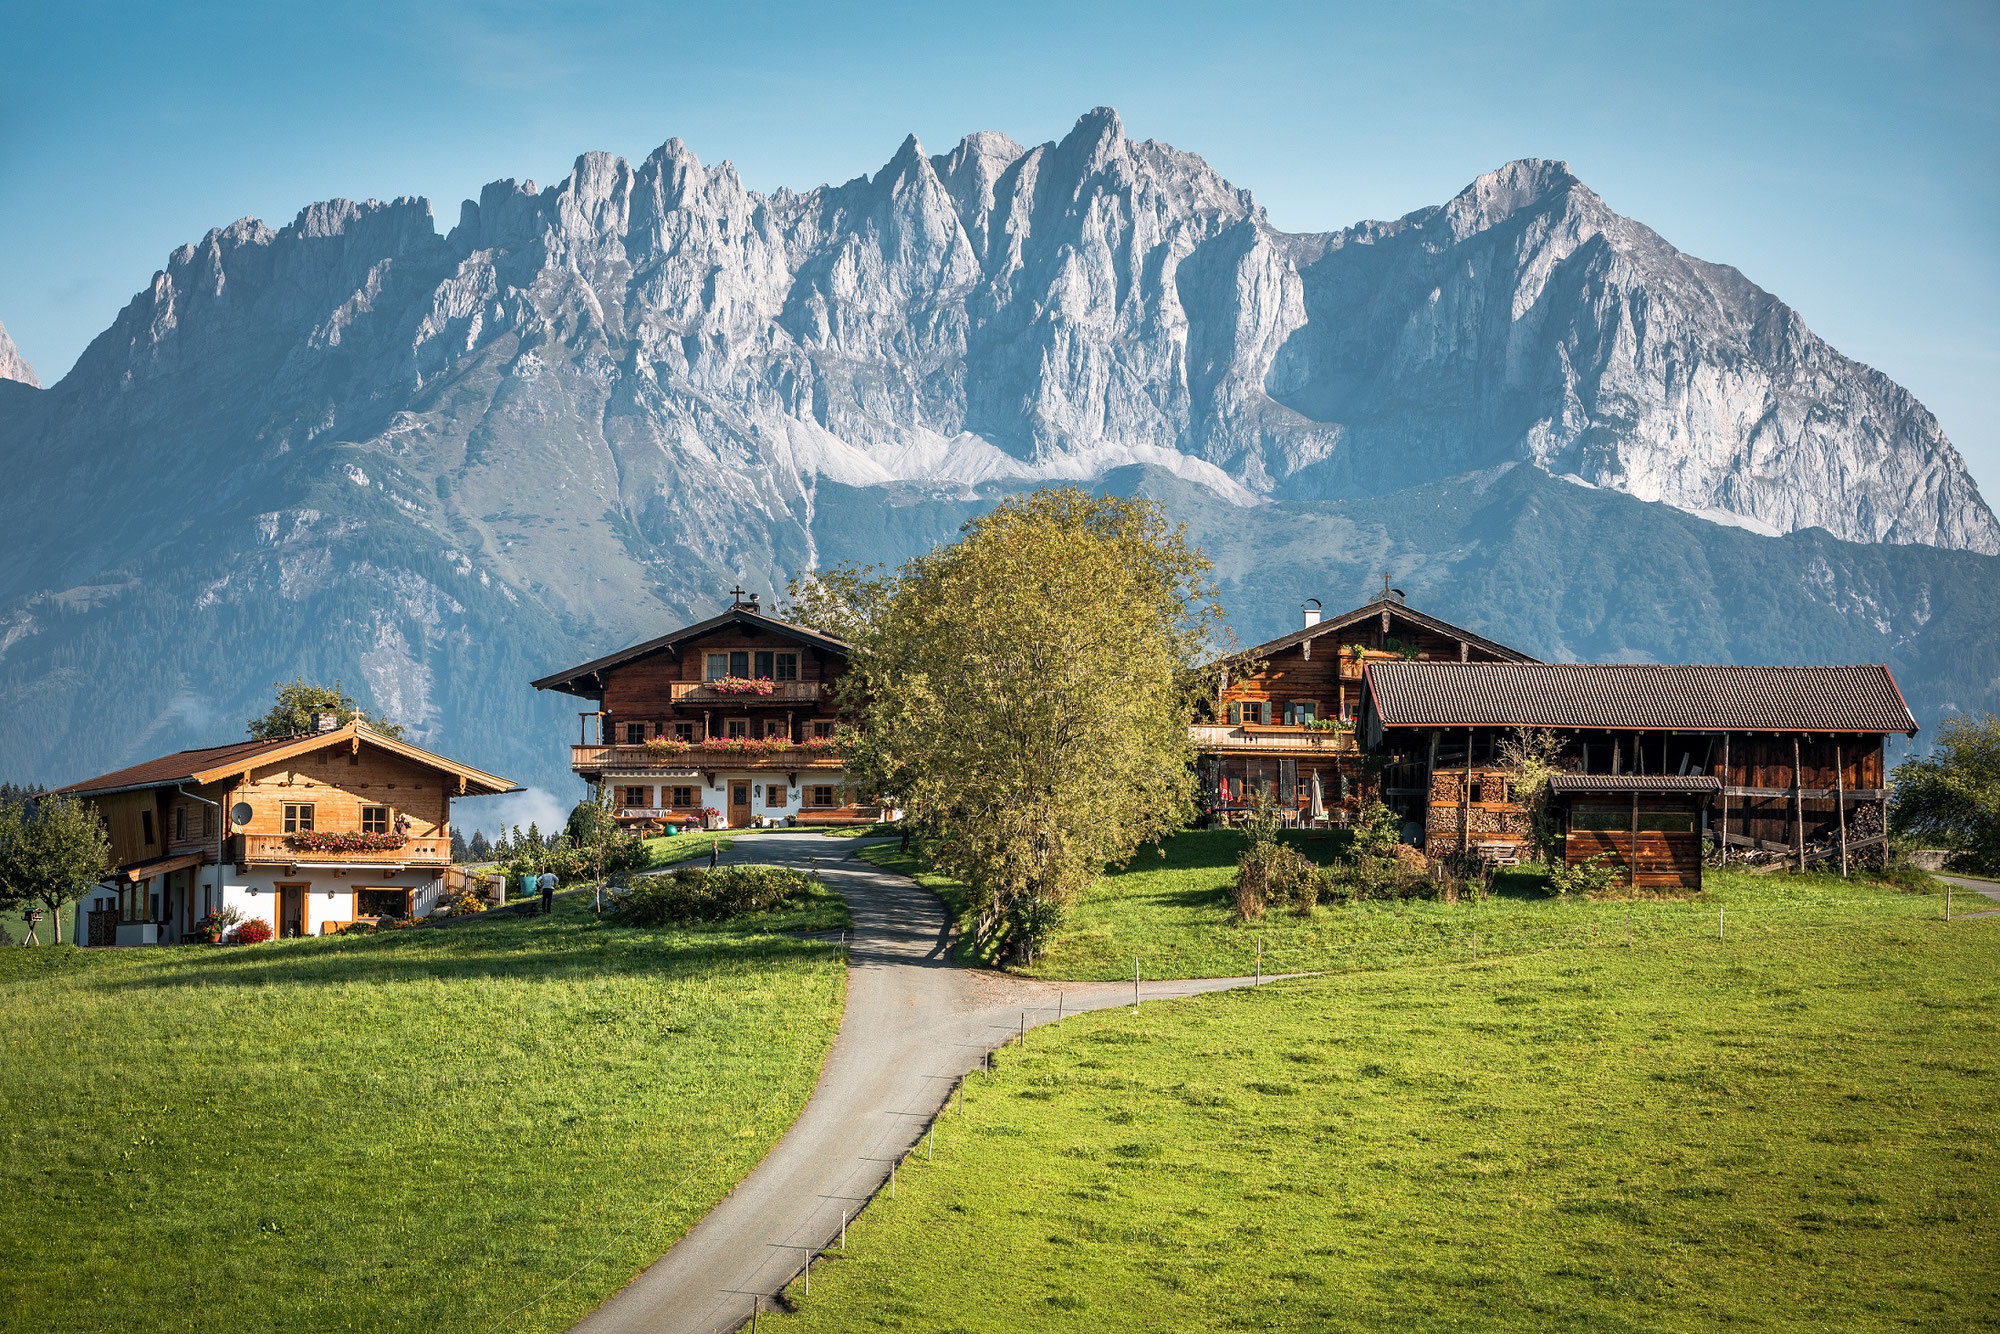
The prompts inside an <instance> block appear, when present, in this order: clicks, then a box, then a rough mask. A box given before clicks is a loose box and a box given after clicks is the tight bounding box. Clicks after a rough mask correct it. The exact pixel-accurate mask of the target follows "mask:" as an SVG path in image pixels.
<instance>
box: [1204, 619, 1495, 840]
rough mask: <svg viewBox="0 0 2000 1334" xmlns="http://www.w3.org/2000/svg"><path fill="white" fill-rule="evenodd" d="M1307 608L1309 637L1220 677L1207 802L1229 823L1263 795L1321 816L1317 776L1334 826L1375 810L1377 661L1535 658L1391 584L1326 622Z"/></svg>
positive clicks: (1303, 632) (1208, 722) (1207, 742)
mask: <svg viewBox="0 0 2000 1334" xmlns="http://www.w3.org/2000/svg"><path fill="white" fill-rule="evenodd" d="M1303 611H1304V616H1303V620H1304V624H1303V625H1302V626H1301V627H1300V628H1299V629H1297V630H1294V631H1292V632H1291V633H1290V634H1287V635H1281V636H1279V637H1278V638H1276V639H1273V640H1271V641H1269V642H1268V643H1263V644H1259V645H1257V646H1256V647H1255V648H1252V649H1248V650H1245V651H1243V652H1241V653H1236V654H1232V655H1231V656H1229V657H1227V658H1224V659H1222V660H1220V661H1219V662H1216V663H1214V664H1212V665H1211V667H1210V669H1209V670H1210V671H1212V672H1213V673H1215V676H1216V679H1217V682H1218V686H1217V692H1216V702H1215V706H1214V712H1213V713H1212V714H1211V715H1210V716H1208V717H1207V718H1204V719H1201V720H1198V721H1197V722H1196V723H1195V725H1194V728H1193V732H1194V743H1195V748H1196V751H1197V753H1198V755H1199V757H1200V759H1199V772H1200V777H1201V790H1202V799H1203V803H1204V805H1205V806H1206V807H1207V809H1208V810H1209V811H1210V812H1211V813H1213V814H1216V815H1217V816H1219V817H1220V818H1223V819H1228V818H1231V817H1232V816H1233V815H1234V814H1235V813H1237V812H1240V811H1243V810H1245V809H1248V808H1249V807H1251V806H1253V805H1254V804H1255V803H1256V799H1257V795H1258V793H1260V792H1262V793H1265V794H1267V795H1268V796H1269V797H1270V798H1271V799H1273V800H1274V801H1276V802H1277V804H1278V805H1279V807H1280V808H1282V809H1283V810H1285V811H1287V812H1294V813H1297V815H1298V816H1301V817H1308V818H1309V817H1310V815H1311V809H1312V787H1313V781H1314V779H1315V778H1317V779H1318V781H1319V788H1320V794H1321V807H1322V809H1323V811H1324V812H1325V815H1326V818H1327V819H1328V820H1329V821H1330V822H1333V823H1344V822H1346V820H1347V819H1348V818H1350V817H1351V816H1352V814H1353V813H1355V812H1358V811H1359V810H1360V809H1361V807H1362V806H1363V805H1364V804H1366V801H1367V800H1368V798H1369V797H1370V796H1371V795H1372V784H1371V783H1369V782H1367V781H1366V780H1365V767H1364V764H1363V754H1362V748H1361V746H1360V745H1359V744H1358V734H1357V732H1356V726H1355V719H1356V710H1357V708H1358V707H1359V705H1360V702H1361V687H1362V678H1363V672H1364V671H1365V669H1366V668H1367V667H1368V666H1369V665H1370V664H1371V663H1377V662H1405V661H1412V662H1433V661H1439V662H1533V661H1534V659H1533V658H1530V657H1529V656H1528V655H1527V654H1525V653H1521V652H1519V651H1518V650H1515V649H1511V648H1508V647H1507V646H1506V645H1504V644H1496V643H1494V642H1493V641H1492V640H1490V639H1487V638H1485V637H1484V636H1481V635H1477V634H1474V633H1473V632H1472V631H1470V630H1467V629H1464V628H1463V627H1460V626H1456V625H1453V624H1451V623H1450V622H1448V621H1442V620H1439V619H1438V618H1437V617H1435V616H1429V615H1426V614H1425V613H1423V612H1421V611H1418V610H1417V609H1416V608H1414V607H1411V606H1409V605H1408V604H1407V603H1405V602H1404V600H1403V594H1402V592H1401V591H1400V590H1398V589H1393V588H1390V587H1388V583H1387V581H1386V580H1384V581H1383V589H1382V592H1381V594H1380V595H1379V596H1378V597H1376V598H1375V599H1374V600H1373V601H1371V602H1369V603H1367V604H1366V605H1364V606H1360V607H1356V608H1355V609H1354V610H1352V611H1349V612H1346V613H1344V614H1342V615H1339V616H1335V617H1332V618H1323V617H1322V616H1321V615H1320V606H1319V602H1318V600H1317V599H1314V600H1312V601H1309V602H1307V603H1306V605H1305V607H1304V608H1303Z"/></svg>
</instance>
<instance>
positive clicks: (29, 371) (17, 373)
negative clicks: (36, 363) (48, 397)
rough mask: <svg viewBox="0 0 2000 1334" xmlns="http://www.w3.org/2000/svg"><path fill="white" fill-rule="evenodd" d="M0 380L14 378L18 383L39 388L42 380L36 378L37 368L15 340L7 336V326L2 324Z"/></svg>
mask: <svg viewBox="0 0 2000 1334" xmlns="http://www.w3.org/2000/svg"><path fill="white" fill-rule="evenodd" d="M0 380H12V381H14V382H15V383H17V384H24V385H27V386H28V387H29V388H31V389H39V388H41V387H42V382H41V381H40V380H37V379H36V378H35V368H34V367H33V366H30V365H29V364H28V362H27V359H26V358H24V357H23V356H22V355H21V350H20V349H19V348H17V347H15V346H14V340H13V339H12V338H9V337H8V336H7V326H6V325H4V324H0Z"/></svg>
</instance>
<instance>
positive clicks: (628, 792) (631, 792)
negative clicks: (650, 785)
mask: <svg viewBox="0 0 2000 1334" xmlns="http://www.w3.org/2000/svg"><path fill="white" fill-rule="evenodd" d="M618 801H619V804H620V805H623V806H630V807H633V808H635V809H638V810H644V809H646V808H647V807H649V806H651V805H652V804H653V794H652V793H651V792H650V791H648V790H647V789H645V788H643V787H621V788H619V789H618Z"/></svg>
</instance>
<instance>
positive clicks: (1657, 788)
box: [1549, 774, 1722, 796]
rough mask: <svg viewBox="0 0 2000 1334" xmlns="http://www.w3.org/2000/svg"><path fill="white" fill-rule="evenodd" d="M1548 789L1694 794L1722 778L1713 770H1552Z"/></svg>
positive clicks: (1712, 788) (1715, 788)
mask: <svg viewBox="0 0 2000 1334" xmlns="http://www.w3.org/2000/svg"><path fill="white" fill-rule="evenodd" d="M1549 791H1551V792H1554V793H1556V794H1558V795H1559V796H1575V795H1578V794H1582V793H1591V792H1602V793H1619V794H1624V793H1632V794H1634V795H1638V794H1641V793H1647V792H1652V793H1665V794H1668V795H1674V794H1679V795H1683V796H1697V795H1700V794H1704V793H1712V792H1720V791H1722V780H1721V779H1720V778H1717V777H1715V776H1714V775H1713V774H1556V775H1554V776H1553V777H1551V778H1550V779H1549Z"/></svg>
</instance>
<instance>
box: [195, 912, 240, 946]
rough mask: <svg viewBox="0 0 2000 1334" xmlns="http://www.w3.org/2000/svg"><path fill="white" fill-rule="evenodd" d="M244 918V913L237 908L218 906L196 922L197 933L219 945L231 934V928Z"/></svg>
mask: <svg viewBox="0 0 2000 1334" xmlns="http://www.w3.org/2000/svg"><path fill="white" fill-rule="evenodd" d="M242 920H243V913H242V912H241V910H239V909H236V908H228V907H223V908H217V909H216V910H215V911H214V912H212V913H210V914H209V915H208V916H206V917H204V918H202V919H201V920H200V921H199V922H196V923H195V924H194V929H195V933H196V934H197V935H199V936H200V937H201V938H202V939H203V940H206V941H207V942H208V943H209V944H211V945H219V944H221V943H222V942H223V941H224V940H225V939H227V938H228V936H229V931H230V928H231V927H233V926H235V925H236V924H237V923H239V922H241V921H242Z"/></svg>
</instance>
